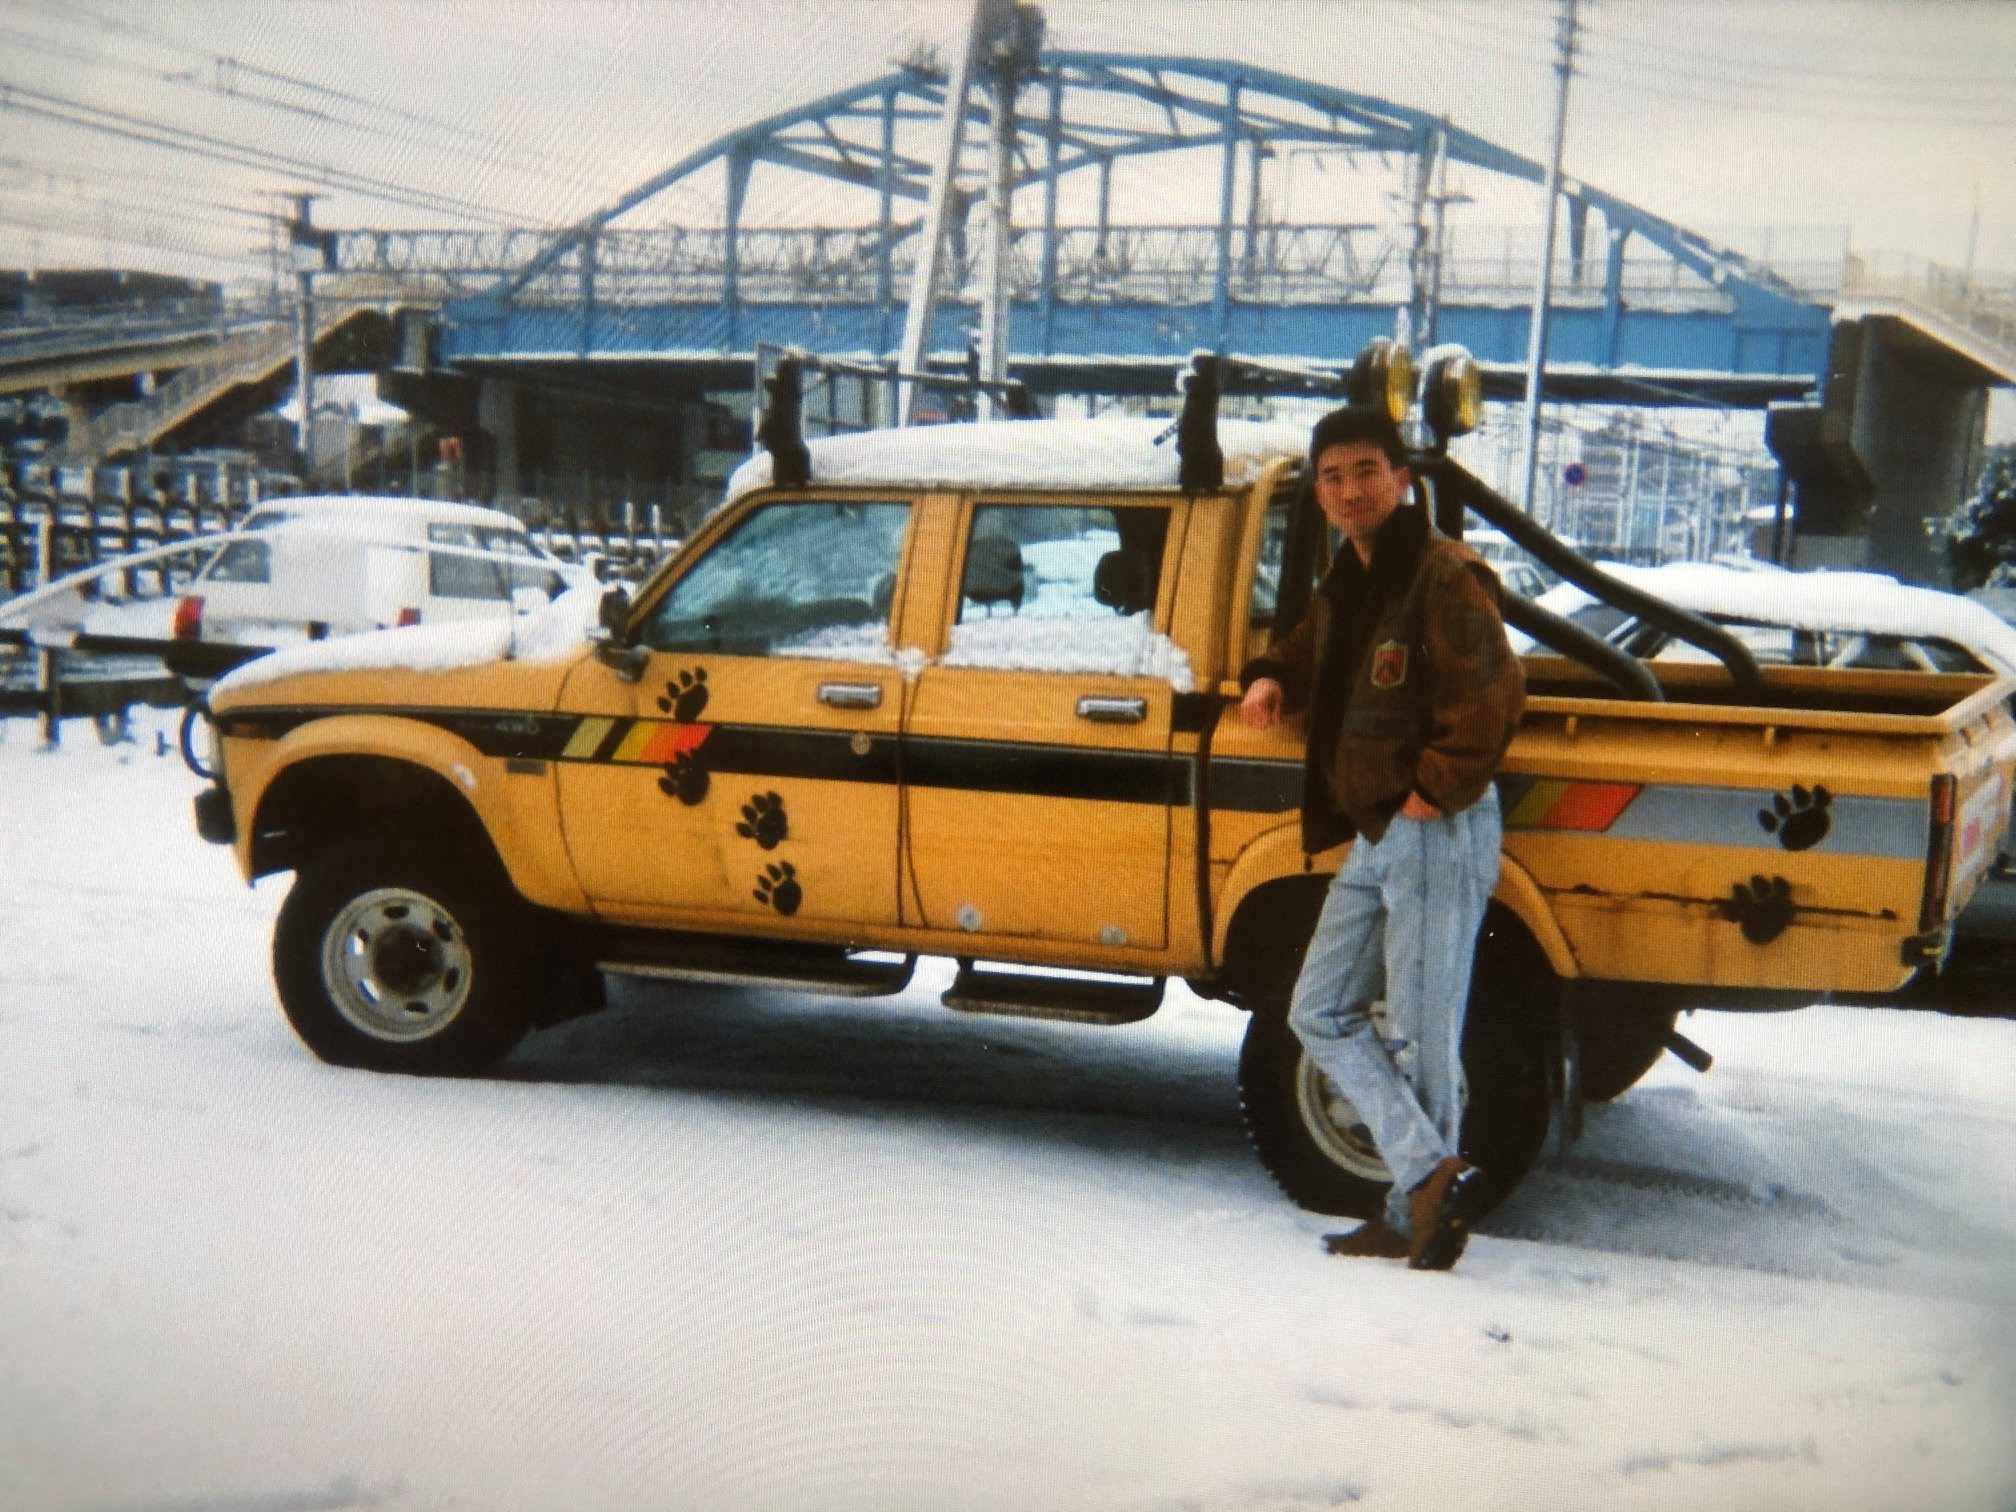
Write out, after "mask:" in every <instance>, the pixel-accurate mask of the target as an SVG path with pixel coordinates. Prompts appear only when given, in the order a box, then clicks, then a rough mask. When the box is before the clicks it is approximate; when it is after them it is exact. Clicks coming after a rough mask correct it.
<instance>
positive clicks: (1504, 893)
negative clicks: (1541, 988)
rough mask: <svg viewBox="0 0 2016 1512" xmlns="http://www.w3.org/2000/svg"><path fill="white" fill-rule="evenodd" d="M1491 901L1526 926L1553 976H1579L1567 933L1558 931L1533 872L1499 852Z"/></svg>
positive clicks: (1559, 923)
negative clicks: (1495, 882)
mask: <svg viewBox="0 0 2016 1512" xmlns="http://www.w3.org/2000/svg"><path fill="white" fill-rule="evenodd" d="M1491 897H1492V900H1493V901H1494V902H1497V903H1501V904H1503V905H1504V906H1505V908H1506V909H1508V910H1509V911H1510V912H1511V914H1512V916H1513V917H1514V918H1516V919H1517V920H1518V921H1519V922H1520V923H1521V924H1522V925H1524V926H1525V928H1526V933H1528V934H1529V935H1531V936H1532V937H1533V943H1534V944H1536V945H1538V946H1539V947H1540V952H1541V954H1542V955H1544V956H1546V957H1547V965H1548V967H1549V968H1550V969H1551V970H1552V971H1553V973H1554V975H1555V976H1557V977H1559V978H1561V980H1563V981H1564V982H1565V981H1568V980H1570V979H1571V978H1574V977H1579V976H1580V975H1581V974H1582V968H1581V967H1580V966H1579V965H1577V964H1576V961H1575V951H1574V948H1573V947H1572V946H1571V945H1569V943H1568V936H1567V935H1566V934H1564V933H1562V930H1561V921H1560V920H1558V919H1556V918H1555V917H1554V910H1553V909H1552V908H1550V907H1549V906H1548V904H1547V895H1546V894H1545V893H1543V892H1541V891H1540V884H1539V883H1537V882H1535V881H1534V880H1533V874H1532V873H1531V872H1529V871H1528V870H1526V868H1525V867H1524V866H1521V865H1520V864H1519V863H1518V862H1517V861H1515V860H1513V859H1512V858H1511V857H1510V856H1508V855H1505V854H1503V853H1502V852H1501V853H1500V854H1499V857H1498V885H1497V886H1496V887H1495V888H1493V889H1492V891H1491Z"/></svg>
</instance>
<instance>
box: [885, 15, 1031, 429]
mask: <svg viewBox="0 0 2016 1512" xmlns="http://www.w3.org/2000/svg"><path fill="white" fill-rule="evenodd" d="M1014 24H1015V6H1014V0H973V24H972V27H971V28H970V29H969V30H968V32H967V34H966V46H965V47H964V48H963V49H962V50H961V51H960V54H959V56H958V58H957V59H956V60H954V62H953V65H952V69H951V74H950V77H949V78H947V80H946V82H945V113H944V128H943V130H944V135H943V136H941V137H940V138H939V143H938V157H937V160H936V161H935V162H933V163H932V165H931V193H930V198H929V199H927V200H926V201H925V205H924V224H923V227H922V228H921V234H920V235H919V237H918V239H917V267H916V270H915V272H914V273H913V274H912V275H911V280H910V304H909V307H908V308H907V309H906V310H905V312H904V315H903V348H902V351H901V352H900V353H899V354H898V356H897V362H896V369H897V371H898V372H899V373H916V372H922V371H923V366H924V351H925V346H926V344H927V342H928V341H929V339H930V335H931V315H932V310H933V307H934V306H935V305H936V303H937V298H938V257H939V253H940V251H941V250H942V248H943V247H944V244H945V215H946V209H947V207H948V206H949V205H950V204H951V202H952V194H953V191H954V190H955V189H956V188H957V183H956V180H957V179H958V177H959V152H960V148H961V147H963V146H964V145H965V139H966V97H967V94H968V93H969V92H970V91H971V89H972V87H973V72H974V66H975V64H976V63H978V62H979V61H980V60H982V59H983V58H984V57H985V56H986V55H987V52H988V50H989V49H990V48H991V47H992V45H993V44H994V42H995V40H996V39H997V38H1000V37H1002V36H1004V35H1006V34H1009V33H1010V31H1011V29H1012V28H1013V26H1014ZM915 399H916V385H915V384H913V383H911V382H910V381H909V380H907V379H902V380H899V381H898V383H897V385H896V423H897V424H898V425H908V424H909V423H910V411H911V407H912V404H913V403H914V401H915Z"/></svg>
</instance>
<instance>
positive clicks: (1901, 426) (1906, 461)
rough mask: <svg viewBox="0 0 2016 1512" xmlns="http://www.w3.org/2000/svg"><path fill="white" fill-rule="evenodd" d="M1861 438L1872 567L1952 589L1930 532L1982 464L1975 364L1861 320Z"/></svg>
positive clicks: (1983, 407) (1857, 429)
mask: <svg viewBox="0 0 2016 1512" xmlns="http://www.w3.org/2000/svg"><path fill="white" fill-rule="evenodd" d="M1862 324H1863V325H1864V327H1865V328H1866V335H1865V337H1864V339H1863V343H1862V381H1861V383H1860V384H1859V385H1858V386H1857V389H1856V397H1855V420H1854V430H1853V433H1852V434H1853V435H1854V438H1855V450H1856V451H1857V452H1859V453H1860V454H1861V456H1862V460H1863V462H1864V464H1865V465H1866V466H1867V467H1868V469H1869V475H1870V477H1871V478H1873V479H1874V480H1875V483H1876V501H1875V504H1874V505H1873V506H1872V507H1871V509H1870V511H1869V558H1868V560H1869V566H1870V568H1871V569H1872V570H1874V571H1877V572H1888V573H1891V574H1893V575H1894V576H1896V577H1898V578H1900V579H1902V580H1903V581H1905V582H1912V583H1929V584H1933V585H1935V586H1938V587H1945V586H1946V585H1947V584H1948V583H1949V582H1950V581H1951V573H1950V571H1949V569H1948V565H1947V560H1946V552H1945V548H1944V545H1943V543H1942V542H1941V541H1940V540H1939V539H1937V538H1936V537H1935V536H1934V534H1933V533H1932V532H1934V531H1936V530H1937V528H1938V525H1939V522H1941V521H1943V520H1944V519H1945V518H1946V516H1947V515H1948V514H1950V513H1952V511H1953V510H1954V509H1955V508H1957V507H1958V506H1959V505H1960V503H1961V502H1962V500H1963V499H1964V497H1965V495H1966V490H1967V484H1968V482H1969V480H1970V479H1971V478H1972V477H1973V475H1974V471H1975V468H1976V465H1977V463H1978V462H1979V460H1980V455H1981V447H1982V443H1983V440H1984V435H1985V430H1986V424H1987V416H1988V391H1987V388H1986V386H1985V385H1984V384H1983V382H1982V379H1981V377H1980V375H1979V374H1978V373H1976V372H1975V371H1973V370H1972V368H1971V365H1970V364H1967V363H1965V362H1964V361H1961V360H1958V359H1957V358H1956V357H1955V356H1954V355H1953V354H1952V353H1950V352H1947V351H1943V350H1942V349H1940V348H1938V347H1936V346H1934V345H1933V344H1932V342H1930V341H1929V340H1927V339H1925V338H1923V337H1917V336H1915V335H1914V333H1913V332H1912V331H1911V329H1910V328H1909V327H1907V326H1905V325H1903V324H1902V323H1901V322H1898V321H1894V320H1887V319H1868V320H1865V321H1863V322H1862Z"/></svg>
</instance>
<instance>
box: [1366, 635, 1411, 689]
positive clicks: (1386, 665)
mask: <svg viewBox="0 0 2016 1512" xmlns="http://www.w3.org/2000/svg"><path fill="white" fill-rule="evenodd" d="M1405 681H1407V643H1406V642H1405V641H1397V640H1389V641H1381V642H1380V643H1379V644H1378V645H1376V646H1374V647H1373V648H1372V686H1373V687H1375V688H1397V687H1399V686H1400V685H1401V684H1402V683H1404V682H1405Z"/></svg>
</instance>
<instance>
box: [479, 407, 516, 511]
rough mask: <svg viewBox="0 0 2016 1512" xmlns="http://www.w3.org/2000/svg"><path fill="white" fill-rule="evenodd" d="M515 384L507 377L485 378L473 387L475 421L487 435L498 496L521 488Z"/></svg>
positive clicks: (510, 495) (509, 496) (508, 495)
mask: <svg viewBox="0 0 2016 1512" xmlns="http://www.w3.org/2000/svg"><path fill="white" fill-rule="evenodd" d="M518 387H519V386H518V384H517V383H516V382H515V381H513V380H512V379H509V378H485V379H483V380H482V383H481V386H480V387H478V389H477V390H476V424H477V425H478V426H480V427H481V428H482V429H483V430H484V431H485V432H486V433H487V434H488V435H489V437H490V442H491V447H492V454H493V456H494V457H495V459H496V461H495V464H494V465H495V467H496V479H497V481H496V496H497V497H498V498H499V499H512V498H516V497H517V496H518V495H519V494H520V493H522V492H523V491H524V490H523V488H522V487H521V485H520V481H519V470H518Z"/></svg>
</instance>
